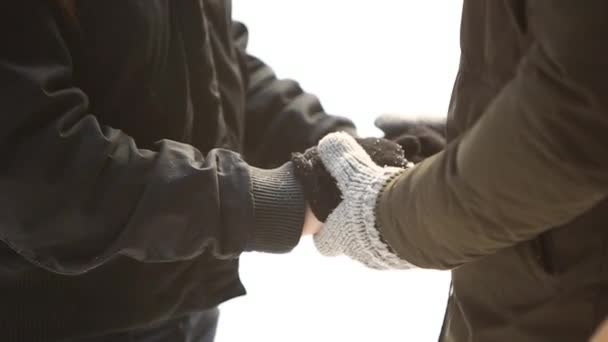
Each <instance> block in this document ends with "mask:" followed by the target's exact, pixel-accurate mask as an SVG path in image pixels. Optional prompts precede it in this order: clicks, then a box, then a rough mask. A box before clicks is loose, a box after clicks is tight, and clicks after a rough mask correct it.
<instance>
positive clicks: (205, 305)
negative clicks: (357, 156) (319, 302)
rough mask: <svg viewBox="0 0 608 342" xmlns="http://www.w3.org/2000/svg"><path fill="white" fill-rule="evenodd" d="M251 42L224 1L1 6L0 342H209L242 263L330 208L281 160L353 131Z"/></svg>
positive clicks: (313, 182)
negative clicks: (277, 71)
mask: <svg viewBox="0 0 608 342" xmlns="http://www.w3.org/2000/svg"><path fill="white" fill-rule="evenodd" d="M247 37H248V36H247V30H246V29H245V27H244V26H243V25H242V24H240V23H237V22H233V21H232V19H231V2H230V1H213V0H180V1H171V0H116V1H108V0H86V1H69V0H67V1H66V0H64V1H60V0H15V1H1V2H0V113H1V116H0V120H1V121H0V157H1V159H2V163H1V165H0V241H1V242H2V243H1V244H0V302H1V303H2V309H1V310H0V340H2V341H5V342H16V341H27V342H37V341H55V340H57V341H58V340H61V341H64V340H69V341H113V342H120V341H131V342H133V341H156V342H160V341H167V342H179V341H184V342H185V341H196V342H207V341H212V340H213V338H214V333H215V329H216V323H217V319H218V310H217V306H218V304H220V303H222V302H224V301H226V300H228V299H230V298H233V297H236V296H239V295H243V294H244V293H245V291H244V287H243V285H242V284H241V282H240V280H239V277H238V257H239V255H240V254H241V253H242V252H245V251H261V252H272V253H282V252H288V251H290V250H291V249H292V248H293V247H294V246H295V245H296V244H297V243H298V241H299V239H300V237H301V235H302V234H303V232H304V233H305V232H306V229H309V230H310V227H311V226H310V224H312V225H313V227H314V225H315V224H318V221H316V219H315V218H314V216H313V215H312V213H311V211H310V210H309V211H306V210H305V209H306V203H307V202H310V203H312V205H311V206H312V208H319V207H320V205H319V203H325V202H327V201H322V200H317V199H323V198H332V199H334V200H335V201H338V202H339V193H338V192H337V191H338V190H337V188H335V183H333V181H332V179H331V178H330V176H329V174H328V173H327V172H326V171H325V170H324V168H323V165H322V163H320V162H319V161H318V160H317V161H316V162H314V163H313V161H312V159H311V157H310V156H311V155H314V149H313V150H309V151H308V152H307V153H306V154H295V155H293V156H292V153H293V152H298V151H300V152H302V151H304V150H306V149H307V148H308V147H310V146H314V145H315V144H316V143H317V141H318V140H319V139H320V138H321V137H323V136H324V135H326V134H327V133H329V132H333V131H348V132H350V133H351V134H354V127H353V125H352V123H351V122H350V121H348V120H346V119H343V118H340V117H337V116H330V115H327V114H326V113H325V112H324V110H323V108H322V107H321V105H320V103H319V101H318V100H317V98H316V97H314V96H313V95H310V94H307V93H305V92H304V91H303V90H302V89H301V88H300V87H299V86H298V84H297V83H295V82H293V81H290V80H280V79H277V78H276V77H275V75H274V73H273V71H272V70H271V69H270V68H269V67H268V66H266V65H265V64H264V63H263V62H262V61H260V60H259V59H257V58H255V57H253V56H251V55H249V54H248V53H247V51H246V46H247ZM360 141H362V145H364V146H368V150H369V151H370V153H371V152H373V151H374V148H376V149H377V151H376V152H379V153H378V154H377V155H378V157H379V159H376V160H377V161H378V162H380V163H388V164H390V165H398V166H399V165H404V160H403V151H401V148H400V147H399V148H396V147H395V146H397V147H398V145H396V144H394V143H390V144H389V143H388V142H387V141H380V140H378V139H375V140H372V141H368V142H367V143H365V141H364V140H360ZM391 144H392V145H391ZM380 147H381V148H380ZM391 151H392V152H391ZM374 153H375V152H374ZM383 157H387V159H386V160H383V159H382V158H383ZM292 158H293V160H294V161H293V162H290V160H291V159H292ZM393 161H394V162H393ZM303 184H306V185H310V186H312V189H305V188H303ZM319 184H330V185H331V186H330V187H329V189H328V191H333V196H330V197H327V196H326V194H325V193H329V192H327V191H325V193H324V191H320V190H323V189H322V187H319V186H318V185H319ZM315 196H316V197H315ZM307 197H308V198H307ZM334 205H335V204H334ZM305 212H306V213H307V215H305ZM305 218H306V219H305ZM306 227H309V228H306ZM303 229H305V230H304V231H303ZM287 339H288V338H287Z"/></svg>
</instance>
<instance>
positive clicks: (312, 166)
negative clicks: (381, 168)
mask: <svg viewBox="0 0 608 342" xmlns="http://www.w3.org/2000/svg"><path fill="white" fill-rule="evenodd" d="M356 141H357V143H359V145H361V147H363V149H364V150H365V151H366V152H367V154H369V155H370V156H371V158H372V160H373V161H374V162H376V163H377V164H379V165H387V166H395V167H400V168H404V167H405V166H406V164H407V160H406V159H405V158H404V152H403V149H402V148H401V146H400V145H399V144H397V143H395V142H392V141H389V140H386V139H381V138H364V139H358V138H357V139H356ZM291 161H292V162H293V164H294V172H295V175H296V177H297V178H298V179H299V180H300V183H301V184H302V188H303V190H304V196H305V197H306V201H307V202H308V205H309V206H310V209H311V210H312V212H313V213H314V214H315V216H316V217H317V219H318V220H319V221H321V222H323V221H325V220H326V219H327V217H328V216H329V214H330V213H331V212H332V211H333V210H334V209H335V208H336V207H337V206H338V204H339V203H340V201H341V200H342V199H341V194H340V190H338V187H337V186H336V181H335V179H334V178H333V177H332V176H331V175H330V174H329V172H327V170H326V169H325V166H324V165H323V162H321V158H320V157H319V153H318V151H317V147H316V146H315V147H311V148H310V149H308V150H307V151H306V152H304V153H303V154H302V153H294V154H293V155H292V158H291Z"/></svg>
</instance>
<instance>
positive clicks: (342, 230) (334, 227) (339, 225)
mask: <svg viewBox="0 0 608 342" xmlns="http://www.w3.org/2000/svg"><path fill="white" fill-rule="evenodd" d="M317 149H318V154H319V157H320V159H321V161H322V162H323V164H324V165H325V167H326V168H327V170H328V171H329V173H330V174H331V175H332V176H333V177H334V178H335V179H336V182H337V184H338V188H339V189H340V191H341V193H342V197H343V200H342V202H341V203H340V204H339V205H338V207H337V208H336V209H335V210H334V211H333V212H332V213H331V214H330V215H329V217H328V218H327V221H326V222H325V224H324V225H323V228H322V229H321V231H320V232H319V233H317V234H316V235H315V236H314V241H315V245H316V246H317V249H318V250H319V251H320V252H321V254H323V255H327V256H333V255H340V254H345V255H347V256H349V257H351V258H353V259H355V260H357V261H360V262H362V263H363V264H365V265H367V266H368V267H371V268H377V269H407V268H412V267H413V266H412V265H411V264H410V263H408V262H407V261H405V260H402V259H400V258H399V257H398V256H397V255H396V254H394V253H393V252H392V251H391V249H390V248H389V246H388V245H387V244H386V243H385V242H384V241H383V240H382V238H381V236H380V233H379V231H378V229H377V227H376V203H377V199H378V196H379V195H380V193H381V192H382V190H383V188H384V186H385V185H386V184H388V182H389V181H390V180H391V179H393V177H397V176H398V175H399V174H400V173H401V172H403V171H404V169H403V168H399V167H390V166H385V167H382V166H379V165H377V164H376V163H374V161H373V160H372V158H371V157H370V155H369V154H368V153H366V151H365V150H364V149H363V148H362V147H361V145H359V144H357V142H356V141H355V139H353V138H352V137H351V136H349V135H348V134H345V133H333V134H329V135H327V136H326V137H324V138H323V139H321V141H320V142H319V145H318V148H317Z"/></svg>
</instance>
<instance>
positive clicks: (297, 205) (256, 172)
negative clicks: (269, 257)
mask: <svg viewBox="0 0 608 342" xmlns="http://www.w3.org/2000/svg"><path fill="white" fill-rule="evenodd" d="M250 175H251V190H252V195H253V202H254V210H255V214H254V215H255V222H254V228H253V231H252V232H253V235H252V236H251V238H250V241H249V245H248V246H247V248H246V250H248V251H258V252H268V253H287V252H289V251H291V250H292V249H293V248H294V247H295V246H296V245H297V244H298V241H299V240H300V237H301V236H302V225H303V224H304V211H305V208H306V205H305V200H304V193H303V192H302V187H301V186H300V183H299V182H298V180H297V179H296V177H295V175H294V172H293V164H292V163H286V164H284V165H283V166H281V167H279V168H276V169H271V170H264V169H258V168H255V167H251V168H250Z"/></svg>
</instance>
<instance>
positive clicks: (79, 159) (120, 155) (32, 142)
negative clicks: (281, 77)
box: [0, 0, 304, 274]
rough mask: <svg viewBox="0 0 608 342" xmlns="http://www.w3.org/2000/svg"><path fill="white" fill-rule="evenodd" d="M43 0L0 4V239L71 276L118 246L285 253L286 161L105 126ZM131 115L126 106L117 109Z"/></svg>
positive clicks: (182, 252) (294, 234) (295, 223)
mask: <svg viewBox="0 0 608 342" xmlns="http://www.w3.org/2000/svg"><path fill="white" fill-rule="evenodd" d="M44 4H46V2H41V1H36V0H23V1H8V2H2V4H1V5H0V46H1V48H0V89H1V90H0V120H1V121H0V156H1V158H2V164H1V166H0V240H1V241H2V242H4V243H5V244H6V245H8V246H9V247H10V248H11V249H13V250H14V251H15V252H17V253H18V254H19V255H21V256H22V257H23V258H25V259H26V260H28V261H29V262H31V263H34V264H36V265H38V266H40V267H44V268H46V269H48V270H50V271H52V272H56V273H62V274H79V273H83V272H86V271H88V270H90V269H92V268H94V267H97V266H99V265H101V264H103V263H105V262H106V261H107V260H109V259H111V258H112V257H114V256H116V255H124V256H128V257H131V258H134V259H136V260H139V261H142V262H149V263H155V262H171V261H179V260H186V259H191V258H194V257H195V256H197V255H199V254H201V253H202V252H203V251H212V252H213V253H214V254H215V255H216V256H217V257H218V258H234V257H237V256H238V255H239V253H240V252H242V251H245V250H261V251H273V252H274V251H277V252H280V251H286V250H289V249H290V248H291V247H293V246H294V245H295V244H296V243H297V241H298V239H299V237H300V235H301V225H302V221H303V217H304V214H303V213H304V201H303V196H302V195H301V189H300V188H299V185H298V184H297V181H296V180H295V179H294V178H293V172H291V169H290V168H291V166H290V165H289V164H285V165H283V166H282V167H280V168H278V169H274V170H261V169H256V168H253V167H250V166H248V165H247V164H246V163H245V162H244V161H243V160H242V159H241V158H240V156H239V155H238V154H236V153H233V152H230V151H226V150H220V149H218V150H213V151H211V152H210V153H209V154H208V155H207V156H206V157H205V156H203V155H201V153H200V152H199V151H198V150H196V149H195V148H193V147H192V146H189V145H185V144H181V143H178V142H175V141H169V140H164V141H161V142H159V143H158V144H157V146H156V148H155V150H143V149H138V148H137V145H136V142H135V141H134V140H133V139H132V138H131V137H129V136H128V135H126V134H125V133H123V132H121V131H120V130H117V129H114V128H112V127H108V126H104V125H103V124H101V123H100V122H98V120H97V119H96V117H95V115H94V113H90V112H89V111H88V99H87V95H86V94H85V93H84V92H83V91H82V90H81V89H79V88H78V87H77V86H76V85H75V84H74V83H73V81H72V72H73V70H72V60H71V55H70V51H69V49H68V48H67V47H66V43H65V40H64V39H63V38H62V33H61V29H60V28H59V27H58V23H57V20H56V18H55V16H54V15H53V11H52V9H51V8H49V7H47V6H46V5H44ZM121 115H129V113H121Z"/></svg>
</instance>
